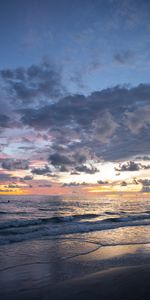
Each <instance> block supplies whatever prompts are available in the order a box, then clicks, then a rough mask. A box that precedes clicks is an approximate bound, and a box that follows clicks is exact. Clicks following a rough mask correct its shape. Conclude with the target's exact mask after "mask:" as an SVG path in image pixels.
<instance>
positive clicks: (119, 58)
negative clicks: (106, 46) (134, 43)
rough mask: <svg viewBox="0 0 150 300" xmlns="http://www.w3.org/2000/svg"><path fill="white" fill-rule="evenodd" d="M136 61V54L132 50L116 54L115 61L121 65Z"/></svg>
mask: <svg viewBox="0 0 150 300" xmlns="http://www.w3.org/2000/svg"><path fill="white" fill-rule="evenodd" d="M133 59H134V53H133V52H132V51H130V50H126V51H122V52H120V53H116V54H114V60H115V61H116V62H117V63H119V64H123V65H124V64H127V63H131V62H132V61H133Z"/></svg>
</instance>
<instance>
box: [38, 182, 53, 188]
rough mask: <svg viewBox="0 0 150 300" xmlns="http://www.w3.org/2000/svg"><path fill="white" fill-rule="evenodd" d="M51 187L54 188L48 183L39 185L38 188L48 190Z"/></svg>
mask: <svg viewBox="0 0 150 300" xmlns="http://www.w3.org/2000/svg"><path fill="white" fill-rule="evenodd" d="M51 186H52V185H51V184H48V183H47V184H46V183H45V184H39V185H38V187H42V188H47V187H51Z"/></svg>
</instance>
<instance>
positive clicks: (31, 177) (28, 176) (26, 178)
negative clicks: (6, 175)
mask: <svg viewBox="0 0 150 300" xmlns="http://www.w3.org/2000/svg"><path fill="white" fill-rule="evenodd" d="M32 179H33V176H31V175H26V176H24V177H23V178H20V181H26V180H32Z"/></svg>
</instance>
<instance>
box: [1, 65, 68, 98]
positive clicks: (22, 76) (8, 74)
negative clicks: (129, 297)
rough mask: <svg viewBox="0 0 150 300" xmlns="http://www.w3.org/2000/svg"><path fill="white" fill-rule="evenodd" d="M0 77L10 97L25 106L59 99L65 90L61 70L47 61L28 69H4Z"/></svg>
mask: <svg viewBox="0 0 150 300" xmlns="http://www.w3.org/2000/svg"><path fill="white" fill-rule="evenodd" d="M0 76H1V79H2V80H3V82H4V84H5V88H6V90H7V91H8V94H9V96H10V97H11V98H12V99H13V100H19V101H21V102H23V103H24V104H29V103H30V102H31V101H32V103H33V100H35V101H36V102H39V103H40V102H41V101H43V100H44V98H57V97H58V96H60V95H62V93H63V90H64V89H63V87H62V83H61V76H60V70H57V69H56V67H55V66H53V65H51V64H50V63H49V62H46V61H45V62H42V63H41V64H39V65H32V66H30V67H28V68H23V67H19V68H17V69H14V70H12V69H4V70H1V71H0Z"/></svg>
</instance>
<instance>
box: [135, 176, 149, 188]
mask: <svg viewBox="0 0 150 300" xmlns="http://www.w3.org/2000/svg"><path fill="white" fill-rule="evenodd" d="M138 182H140V183H142V185H143V186H150V179H148V178H145V179H140V180H138Z"/></svg>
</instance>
